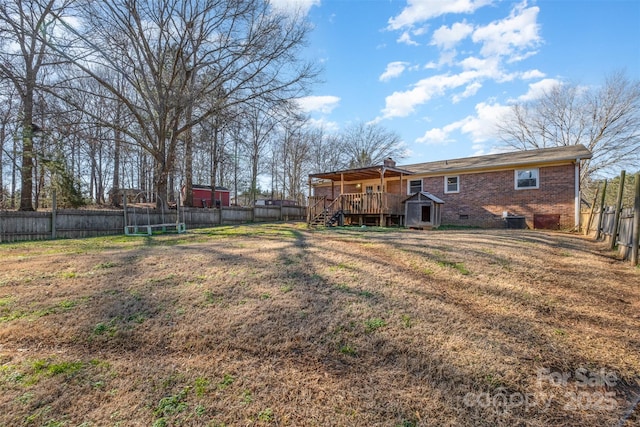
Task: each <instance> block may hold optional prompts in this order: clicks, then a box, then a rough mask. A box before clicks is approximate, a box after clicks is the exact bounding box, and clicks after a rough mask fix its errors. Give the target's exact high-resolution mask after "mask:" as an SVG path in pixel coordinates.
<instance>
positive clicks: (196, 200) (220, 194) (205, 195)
mask: <svg viewBox="0 0 640 427" xmlns="http://www.w3.org/2000/svg"><path fill="white" fill-rule="evenodd" d="M192 190H193V207H196V208H211V207H216V208H220V207H228V206H229V201H230V200H229V193H230V191H229V189H228V188H225V187H218V186H216V191H215V196H214V198H213V201H212V200H211V186H210V185H195V184H194V185H193V187H192ZM184 199H185V187H184V186H183V187H182V200H184ZM214 202H215V206H214Z"/></svg>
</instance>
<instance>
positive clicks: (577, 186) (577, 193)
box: [574, 157, 582, 231]
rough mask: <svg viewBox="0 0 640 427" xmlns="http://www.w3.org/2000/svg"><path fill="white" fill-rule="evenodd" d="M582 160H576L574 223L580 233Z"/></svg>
mask: <svg viewBox="0 0 640 427" xmlns="http://www.w3.org/2000/svg"><path fill="white" fill-rule="evenodd" d="M581 160H582V159H580V157H578V158H577V159H576V167H575V178H574V180H575V202H574V205H575V206H574V223H575V229H576V230H577V231H580V162H581Z"/></svg>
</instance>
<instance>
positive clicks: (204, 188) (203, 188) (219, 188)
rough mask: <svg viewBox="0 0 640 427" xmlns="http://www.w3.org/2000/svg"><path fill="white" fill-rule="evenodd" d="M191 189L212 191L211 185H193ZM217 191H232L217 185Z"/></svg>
mask: <svg viewBox="0 0 640 427" xmlns="http://www.w3.org/2000/svg"><path fill="white" fill-rule="evenodd" d="M191 188H193V189H194V190H209V191H211V186H210V185H200V184H193V185H192V186H191ZM216 191H221V192H225V191H230V190H229V189H228V188H227V187H220V186H219V185H216Z"/></svg>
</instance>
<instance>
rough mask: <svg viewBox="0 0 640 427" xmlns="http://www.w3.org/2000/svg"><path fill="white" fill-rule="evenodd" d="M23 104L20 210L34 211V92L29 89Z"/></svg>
mask: <svg viewBox="0 0 640 427" xmlns="http://www.w3.org/2000/svg"><path fill="white" fill-rule="evenodd" d="M22 102H23V114H24V118H23V119H22V168H21V169H20V186H21V189H20V210H21V211H33V210H34V208H33V125H32V123H33V90H32V89H29V88H27V91H26V94H25V96H24V99H23V100H22Z"/></svg>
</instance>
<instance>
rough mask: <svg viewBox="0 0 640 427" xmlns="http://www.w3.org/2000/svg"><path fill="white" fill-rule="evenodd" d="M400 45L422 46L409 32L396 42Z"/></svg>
mask: <svg viewBox="0 0 640 427" xmlns="http://www.w3.org/2000/svg"><path fill="white" fill-rule="evenodd" d="M396 41H397V42H398V43H404V44H408V45H409V46H419V45H420V44H419V43H418V42H416V41H414V40H413V39H412V38H411V35H409V31H405V32H403V33H402V34H401V35H400V37H398V39H397V40H396Z"/></svg>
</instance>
